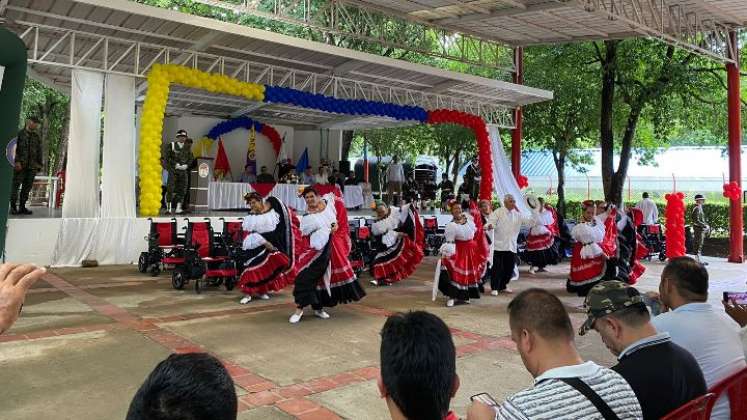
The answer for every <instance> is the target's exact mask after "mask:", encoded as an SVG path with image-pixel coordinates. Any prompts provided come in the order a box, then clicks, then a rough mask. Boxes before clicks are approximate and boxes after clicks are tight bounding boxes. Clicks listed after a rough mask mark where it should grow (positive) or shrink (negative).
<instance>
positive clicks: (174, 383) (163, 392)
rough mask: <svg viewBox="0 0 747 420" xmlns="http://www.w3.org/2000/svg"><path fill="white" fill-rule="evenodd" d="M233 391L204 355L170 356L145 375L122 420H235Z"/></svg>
mask: <svg viewBox="0 0 747 420" xmlns="http://www.w3.org/2000/svg"><path fill="white" fill-rule="evenodd" d="M236 405H237V402H236V390H235V388H234V385H233V380H232V379H231V376H230V375H229V374H228V371H227V370H226V368H225V367H224V366H223V365H222V364H221V362H220V361H219V360H218V359H216V358H215V357H213V356H211V355H209V354H207V353H186V354H172V355H171V356H169V357H168V358H166V360H163V361H162V362H161V363H159V364H158V365H157V366H156V368H155V369H153V372H151V373H150V375H148V377H147V378H146V379H145V382H144V383H143V385H141V386H140V389H138V391H137V393H136V394H135V397H134V398H133V399H132V402H131V403H130V409H129V410H128V412H127V418H126V420H153V419H158V420H235V419H236Z"/></svg>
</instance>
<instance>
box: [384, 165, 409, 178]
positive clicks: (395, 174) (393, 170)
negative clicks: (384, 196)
mask: <svg viewBox="0 0 747 420" xmlns="http://www.w3.org/2000/svg"><path fill="white" fill-rule="evenodd" d="M386 180H387V181H388V182H405V170H404V169H403V168H402V164H401V163H391V164H389V167H388V168H387V170H386Z"/></svg>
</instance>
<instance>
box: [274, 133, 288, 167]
mask: <svg viewBox="0 0 747 420" xmlns="http://www.w3.org/2000/svg"><path fill="white" fill-rule="evenodd" d="M287 160H288V149H287V145H286V143H285V134H283V139H282V140H281V143H280V151H278V159H277V162H276V163H284V162H285V161H287ZM289 163H290V162H289Z"/></svg>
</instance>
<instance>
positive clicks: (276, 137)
mask: <svg viewBox="0 0 747 420" xmlns="http://www.w3.org/2000/svg"><path fill="white" fill-rule="evenodd" d="M239 128H245V129H247V130H251V129H254V131H256V132H257V133H259V134H262V135H264V136H265V137H267V140H269V141H270V144H271V145H272V150H274V151H275V156H276V157H277V155H278V154H279V153H280V148H281V147H283V140H282V139H281V138H280V133H278V131H277V130H276V129H275V127H273V126H271V125H270V124H265V123H261V122H259V121H254V120H253V119H251V118H249V117H238V118H232V119H230V120H226V121H223V122H220V123H218V124H216V125H215V126H214V127H213V128H211V129H210V131H208V133H207V135H206V136H205V138H208V139H210V140H211V141H215V140H218V138H219V137H220V136H222V135H224V134H227V133H230V132H231V131H233V130H236V129H239Z"/></svg>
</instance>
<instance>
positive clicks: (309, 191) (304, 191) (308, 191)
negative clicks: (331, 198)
mask: <svg viewBox="0 0 747 420" xmlns="http://www.w3.org/2000/svg"><path fill="white" fill-rule="evenodd" d="M308 193H314V194H315V195H319V191H317V190H316V188H314V187H312V186H311V185H309V186H308V187H306V188H304V189H303V191H301V197H306V194H308Z"/></svg>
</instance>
